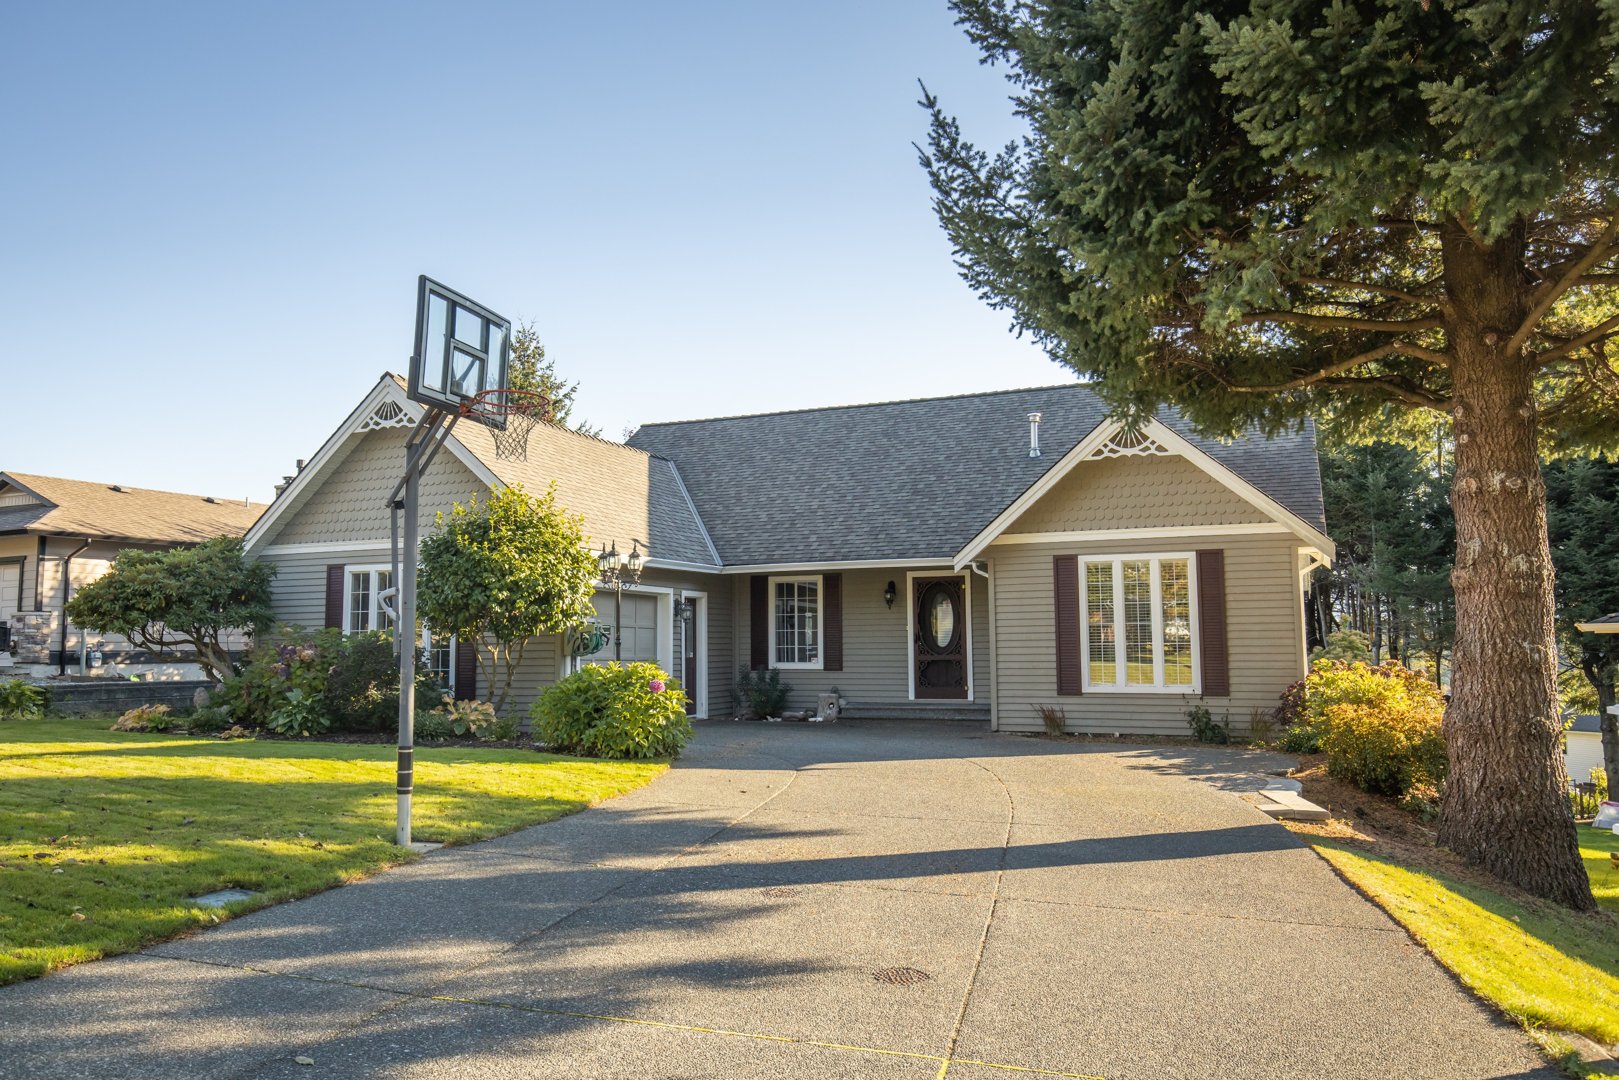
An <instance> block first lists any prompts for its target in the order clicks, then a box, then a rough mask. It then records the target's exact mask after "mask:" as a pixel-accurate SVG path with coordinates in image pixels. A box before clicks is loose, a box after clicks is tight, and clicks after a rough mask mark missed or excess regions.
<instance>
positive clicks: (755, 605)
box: [748, 574, 770, 671]
mask: <svg viewBox="0 0 1619 1080" xmlns="http://www.w3.org/2000/svg"><path fill="white" fill-rule="evenodd" d="M748 585H749V597H748V639H749V646H750V648H749V653H750V654H751V655H750V657H749V661H750V662H749V664H748V666H749V667H751V668H753V670H754V671H758V670H760V669H761V668H767V667H769V666H770V580H769V579H768V578H766V577H765V576H764V575H763V574H754V575H753V579H752V580H751V581H750V582H749V583H748Z"/></svg>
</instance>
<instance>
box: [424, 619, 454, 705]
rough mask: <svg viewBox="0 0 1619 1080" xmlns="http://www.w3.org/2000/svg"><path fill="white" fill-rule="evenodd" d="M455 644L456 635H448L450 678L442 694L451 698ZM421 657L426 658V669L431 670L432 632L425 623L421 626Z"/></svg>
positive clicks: (452, 694)
mask: <svg viewBox="0 0 1619 1080" xmlns="http://www.w3.org/2000/svg"><path fill="white" fill-rule="evenodd" d="M456 644H457V640H456V635H454V634H451V635H450V666H449V672H448V673H449V676H450V677H449V680H448V682H449V685H448V686H446V687H445V689H444V692H445V693H447V694H449V695H450V696H451V697H454V696H455V668H456V663H455V652H456V649H455V647H456ZM422 655H423V656H424V657H426V658H427V665H428V669H429V670H431V669H432V665H433V631H432V630H431V629H429V628H428V626H427V624H426V623H423V624H422Z"/></svg>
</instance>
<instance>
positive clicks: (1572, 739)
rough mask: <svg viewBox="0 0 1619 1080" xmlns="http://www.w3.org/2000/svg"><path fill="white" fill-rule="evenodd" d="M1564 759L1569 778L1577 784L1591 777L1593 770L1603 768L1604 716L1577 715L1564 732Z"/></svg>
mask: <svg viewBox="0 0 1619 1080" xmlns="http://www.w3.org/2000/svg"><path fill="white" fill-rule="evenodd" d="M1563 760H1564V762H1565V763H1566V764H1567V766H1568V778H1569V780H1570V781H1572V782H1574V783H1576V784H1582V783H1584V782H1585V781H1587V780H1589V779H1591V770H1592V769H1600V768H1602V717H1600V716H1597V715H1595V714H1592V715H1590V716H1576V717H1575V718H1574V721H1573V722H1572V723H1571V724H1569V726H1568V730H1567V731H1566V732H1564V733H1563Z"/></svg>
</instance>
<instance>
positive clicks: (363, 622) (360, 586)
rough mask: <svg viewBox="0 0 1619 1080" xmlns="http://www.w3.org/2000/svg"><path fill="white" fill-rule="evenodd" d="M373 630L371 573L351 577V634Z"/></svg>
mask: <svg viewBox="0 0 1619 1080" xmlns="http://www.w3.org/2000/svg"><path fill="white" fill-rule="evenodd" d="M369 629H371V572H370V571H369V570H362V571H360V572H359V573H357V574H350V575H349V633H351V634H357V633H359V632H360V631H362V630H369Z"/></svg>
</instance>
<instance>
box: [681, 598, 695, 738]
mask: <svg viewBox="0 0 1619 1080" xmlns="http://www.w3.org/2000/svg"><path fill="white" fill-rule="evenodd" d="M680 630H681V633H680V651H681V654H682V656H683V657H684V661H683V662H682V664H681V665H680V682H681V685H682V686H684V687H685V688H686V715H687V716H696V715H697V601H696V600H695V599H693V598H692V597H689V596H688V597H686V598H685V599H684V600H682V601H681V602H680Z"/></svg>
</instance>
